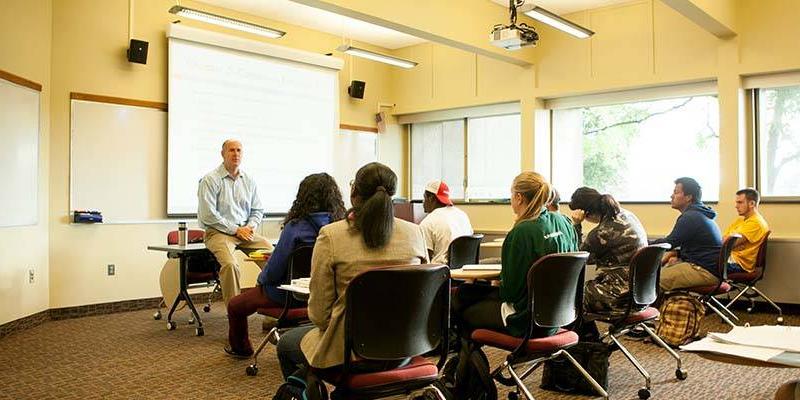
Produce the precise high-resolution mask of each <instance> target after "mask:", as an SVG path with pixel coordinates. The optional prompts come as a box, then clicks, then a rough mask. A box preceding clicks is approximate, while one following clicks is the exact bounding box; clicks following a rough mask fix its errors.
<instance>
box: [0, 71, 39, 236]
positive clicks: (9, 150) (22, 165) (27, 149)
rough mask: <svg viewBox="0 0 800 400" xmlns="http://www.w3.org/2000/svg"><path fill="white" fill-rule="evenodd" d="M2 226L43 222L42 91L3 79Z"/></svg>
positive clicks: (0, 149) (0, 121)
mask: <svg viewBox="0 0 800 400" xmlns="http://www.w3.org/2000/svg"><path fill="white" fill-rule="evenodd" d="M0 137H2V138H3V143H2V146H0V171H3V181H4V182H3V187H4V190H3V193H2V194H0V226H20V225H36V224H37V223H38V222H39V207H38V204H39V202H38V199H39V196H38V188H39V185H38V182H39V92H38V91H36V90H33V89H30V88H27V87H24V86H19V85H16V84H14V83H11V82H7V81H5V80H2V79H0Z"/></svg>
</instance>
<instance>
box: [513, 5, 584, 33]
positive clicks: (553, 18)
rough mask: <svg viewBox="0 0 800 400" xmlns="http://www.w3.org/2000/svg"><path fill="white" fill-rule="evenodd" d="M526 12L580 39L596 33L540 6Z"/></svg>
mask: <svg viewBox="0 0 800 400" xmlns="http://www.w3.org/2000/svg"><path fill="white" fill-rule="evenodd" d="M524 14H525V15H527V16H529V17H531V18H533V19H535V20H537V21H539V22H543V23H545V24H547V25H550V26H552V27H553V28H556V29H558V30H560V31H563V32H566V33H569V34H570V35H572V36H575V37H577V38H580V39H586V38H588V37H589V36H592V35H594V32H592V31H590V30H588V29H586V28H584V27H582V26H580V25H578V24H576V23H574V22H572V21H569V20H566V19H564V18H561V17H559V16H558V15H556V14H553V13H551V12H550V11H547V10H545V9H544V8H542V7H539V6H535V7H533V9H531V10H528V11H525V12H524Z"/></svg>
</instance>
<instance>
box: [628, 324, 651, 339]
mask: <svg viewBox="0 0 800 400" xmlns="http://www.w3.org/2000/svg"><path fill="white" fill-rule="evenodd" d="M625 337H627V338H628V339H632V340H644V338H647V337H650V335H649V334H648V333H647V332H646V331H645V330H644V329H642V328H640V327H638V326H636V327H633V328H632V329H631V330H629V331H628V332H627V333H626V334H625Z"/></svg>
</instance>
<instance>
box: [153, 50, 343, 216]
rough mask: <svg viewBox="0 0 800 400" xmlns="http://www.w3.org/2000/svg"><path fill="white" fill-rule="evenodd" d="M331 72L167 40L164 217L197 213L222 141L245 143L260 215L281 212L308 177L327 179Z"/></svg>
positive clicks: (332, 123) (333, 109) (245, 163)
mask: <svg viewBox="0 0 800 400" xmlns="http://www.w3.org/2000/svg"><path fill="white" fill-rule="evenodd" d="M336 85H337V75H336V71H334V70H332V69H328V68H323V67H316V66H311V65H307V64H302V63H298V62H293V61H287V60H282V59H277V58H271V57H268V56H264V55H257V54H251V53H247V52H242V51H238V50H232V49H226V48H222V47H216V46H211V45H205V44H200V43H195V42H190V41H184V40H180V39H175V38H172V39H170V41H169V135H168V189H167V213H168V214H170V215H178V214H194V213H196V212H197V186H198V182H199V181H200V179H201V178H202V177H203V176H204V175H205V174H206V173H208V172H209V171H211V170H213V169H214V168H217V167H218V166H219V165H220V164H221V162H222V158H221V156H220V150H221V145H222V142H223V141H224V140H225V139H229V138H234V139H238V140H240V141H241V142H242V144H243V148H244V150H243V158H242V167H241V168H242V170H243V171H245V173H249V174H250V175H251V176H253V177H254V178H255V180H256V182H257V185H258V193H259V197H260V199H261V202H262V204H263V206H264V211H265V212H266V213H285V212H286V211H287V210H288V209H289V207H290V206H291V204H292V201H293V200H294V196H295V194H296V193H297V186H298V183H299V182H300V181H301V180H302V179H303V177H305V176H306V175H308V174H311V173H317V172H323V171H325V172H331V170H332V139H333V135H334V132H335V130H336V128H337V127H336V121H337V115H336V113H337V112H338V103H337V102H338V98H337V93H336Z"/></svg>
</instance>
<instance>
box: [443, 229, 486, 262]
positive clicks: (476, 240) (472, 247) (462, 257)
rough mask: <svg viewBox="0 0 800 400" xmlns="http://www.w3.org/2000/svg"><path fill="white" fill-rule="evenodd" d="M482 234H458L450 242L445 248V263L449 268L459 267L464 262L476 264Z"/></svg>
mask: <svg viewBox="0 0 800 400" xmlns="http://www.w3.org/2000/svg"><path fill="white" fill-rule="evenodd" d="M481 240H483V235H482V234H480V233H476V234H474V235H468V236H460V237H457V238H455V240H453V241H452V242H450V246H449V248H448V250H447V265H449V266H450V269H459V268H461V267H463V266H464V265H465V264H477V263H478V257H479V255H480V250H481Z"/></svg>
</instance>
